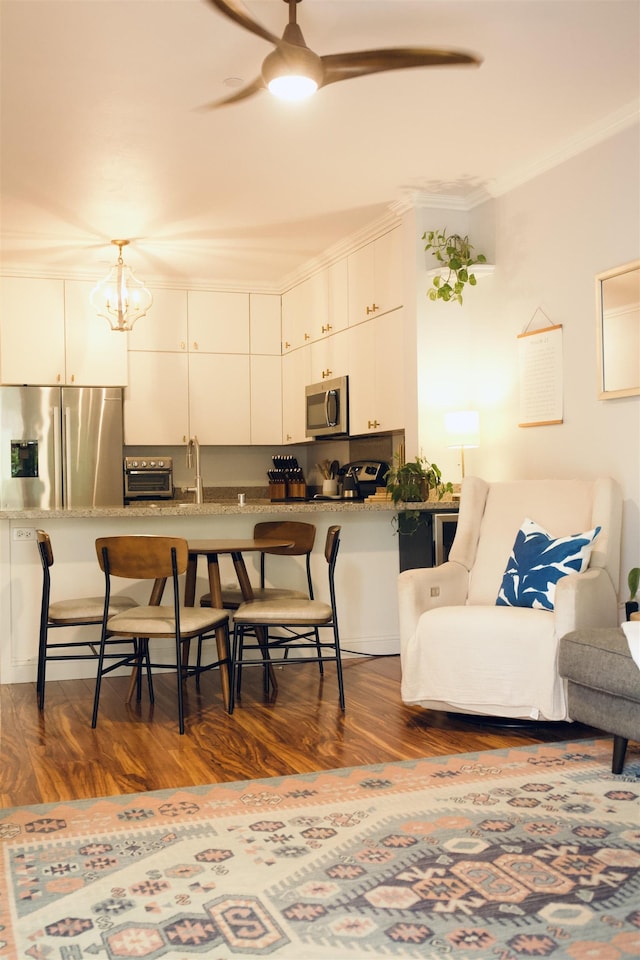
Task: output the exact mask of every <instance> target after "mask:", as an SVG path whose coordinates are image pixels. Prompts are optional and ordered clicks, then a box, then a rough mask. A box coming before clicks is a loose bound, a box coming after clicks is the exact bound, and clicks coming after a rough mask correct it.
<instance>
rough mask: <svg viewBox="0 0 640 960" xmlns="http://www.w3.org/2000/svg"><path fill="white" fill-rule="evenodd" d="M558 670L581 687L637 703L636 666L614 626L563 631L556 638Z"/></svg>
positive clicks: (639, 693) (638, 680) (639, 687)
mask: <svg viewBox="0 0 640 960" xmlns="http://www.w3.org/2000/svg"><path fill="white" fill-rule="evenodd" d="M558 670H559V672H560V676H562V677H566V679H567V680H570V681H573V682H574V683H577V684H580V686H581V687H589V688H591V689H593V690H600V691H601V692H604V693H610V694H615V695H616V696H618V697H624V698H626V699H627V700H631V701H635V702H636V703H638V704H640V670H639V669H638V667H637V666H636V664H635V662H634V661H633V658H632V657H631V652H630V650H629V644H628V643H627V638H626V637H625V635H624V633H623V631H622V630H620V629H619V628H618V627H589V628H583V629H582V630H572V631H571V633H567V634H565V636H564V637H562V639H561V640H560V646H559V653H558ZM603 729H604V728H603Z"/></svg>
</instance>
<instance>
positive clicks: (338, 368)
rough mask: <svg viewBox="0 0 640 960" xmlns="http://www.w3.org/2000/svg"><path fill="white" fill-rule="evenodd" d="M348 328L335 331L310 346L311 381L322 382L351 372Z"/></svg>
mask: <svg viewBox="0 0 640 960" xmlns="http://www.w3.org/2000/svg"><path fill="white" fill-rule="evenodd" d="M348 332H349V331H348V330H342V331H341V332H340V333H334V334H332V335H331V336H330V337H325V338H324V340H317V341H316V342H315V343H312V344H311V346H310V348H309V349H310V350H311V379H310V381H309V382H310V383H321V382H322V381H323V380H331V379H332V378H333V377H343V376H345V375H346V374H348V372H349V339H348Z"/></svg>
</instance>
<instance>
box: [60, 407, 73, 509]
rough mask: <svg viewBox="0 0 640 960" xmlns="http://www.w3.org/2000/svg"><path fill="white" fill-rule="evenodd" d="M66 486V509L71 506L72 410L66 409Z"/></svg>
mask: <svg viewBox="0 0 640 960" xmlns="http://www.w3.org/2000/svg"><path fill="white" fill-rule="evenodd" d="M62 476H63V477H64V486H63V489H62V502H63V504H64V506H65V507H68V506H70V505H71V408H70V407H65V408H64V470H63V471H62Z"/></svg>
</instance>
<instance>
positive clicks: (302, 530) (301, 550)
mask: <svg viewBox="0 0 640 960" xmlns="http://www.w3.org/2000/svg"><path fill="white" fill-rule="evenodd" d="M253 536H254V538H255V539H256V540H260V539H262V538H266V539H269V537H271V538H273V539H274V540H292V541H293V542H292V544H291V546H290V547H272V548H270V549H267V550H263V551H262V553H261V554H260V586H261V587H264V586H265V582H266V564H265V557H266V555H267V554H270V555H271V556H285V557H301V556H305V557H306V571H307V587H308V590H309V596H310V597H312V598H313V583H312V580H311V551H312V549H313V545H314V543H315V542H316V528H315V525H314V524H313V523H301V522H299V521H297V520H265V521H263V522H262V523H256V525H255V526H254V528H253Z"/></svg>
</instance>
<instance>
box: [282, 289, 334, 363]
mask: <svg viewBox="0 0 640 960" xmlns="http://www.w3.org/2000/svg"><path fill="white" fill-rule="evenodd" d="M328 323H329V274H328V271H327V270H321V271H320V272H319V273H315V274H313V276H311V277H308V278H307V279H306V280H303V281H302V283H299V284H297V285H296V286H295V287H293V288H292V289H291V290H288V291H287V292H286V293H285V294H283V296H282V352H283V354H284V353H288V352H289V351H290V350H296V349H297V348H298V347H302V346H305V345H306V344H308V343H310V342H311V341H312V340H317V339H318V338H319V337H322V336H323V335H324V333H326V332H327V329H326V328H327V324H328Z"/></svg>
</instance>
